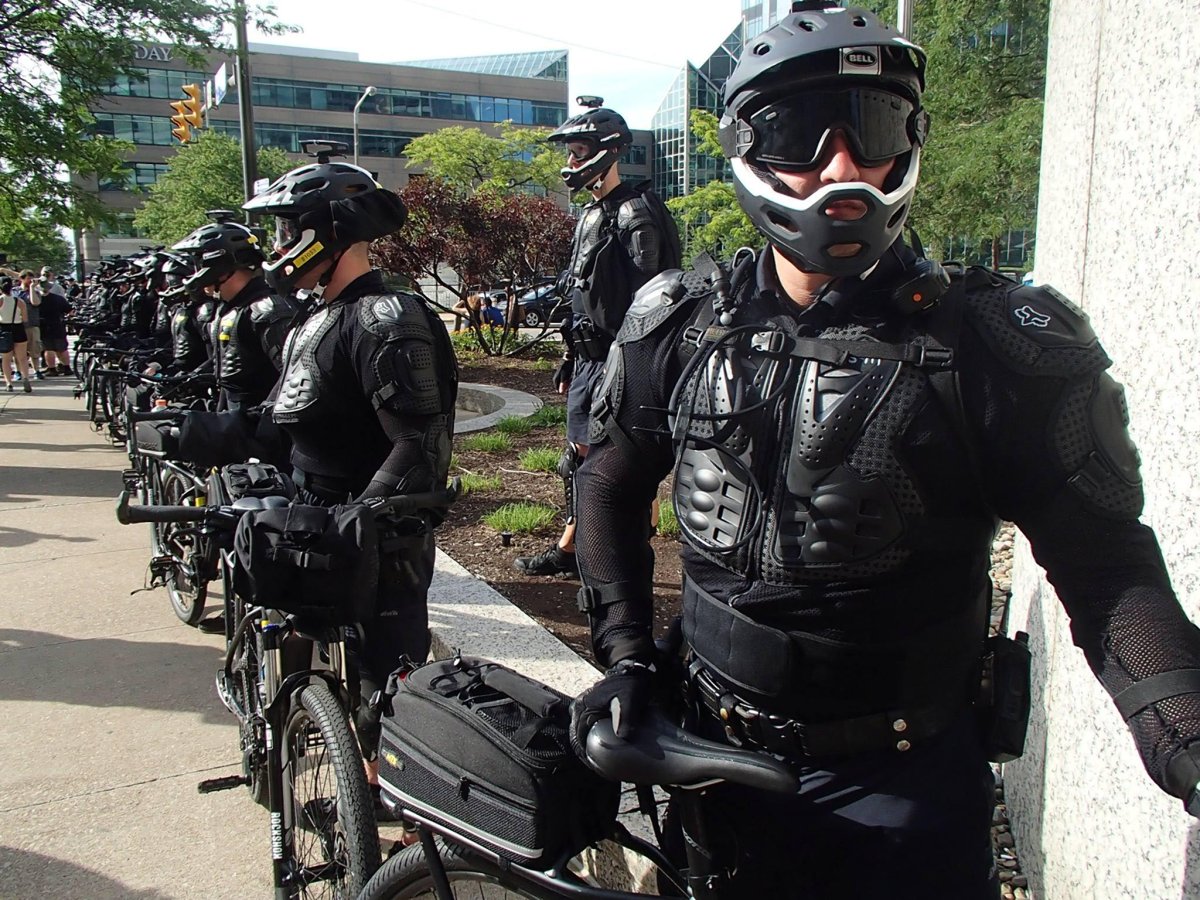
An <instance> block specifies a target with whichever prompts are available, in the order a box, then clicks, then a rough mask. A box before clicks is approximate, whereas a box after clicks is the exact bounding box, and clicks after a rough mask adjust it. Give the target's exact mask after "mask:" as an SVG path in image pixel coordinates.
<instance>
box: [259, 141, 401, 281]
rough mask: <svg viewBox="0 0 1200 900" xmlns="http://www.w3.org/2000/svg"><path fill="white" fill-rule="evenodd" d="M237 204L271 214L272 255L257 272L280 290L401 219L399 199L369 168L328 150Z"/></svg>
mask: <svg viewBox="0 0 1200 900" xmlns="http://www.w3.org/2000/svg"><path fill="white" fill-rule="evenodd" d="M242 208H243V209H247V210H251V211H253V212H261V213H266V214H268V215H273V216H275V248H276V252H277V253H278V258H277V259H275V260H274V261H272V262H271V263H269V264H268V265H266V266H265V267H264V269H263V271H264V273H265V274H266V276H267V280H268V281H270V282H271V284H272V286H273V287H274V288H275V290H277V291H279V292H280V293H288V292H290V291H291V290H292V288H293V286H294V285H295V283H296V281H297V279H298V278H300V277H301V276H302V275H304V274H305V273H306V272H310V271H312V267H313V266H314V265H316V264H317V263H319V262H321V261H322V260H326V259H335V260H336V259H337V257H339V256H340V254H341V251H343V250H345V249H346V248H347V247H349V246H350V245H352V244H357V243H359V242H361V241H373V240H375V239H376V238H380V237H383V236H385V235H388V234H391V233H392V232H394V231H396V230H398V229H399V228H400V227H401V226H402V225H403V224H404V219H405V210H404V204H403V203H402V202H401V200H400V198H399V197H397V196H396V195H395V194H394V193H393V192H392V191H388V190H384V189H383V188H381V187H380V186H379V184H378V183H377V182H376V181H375V179H374V178H373V177H372V175H371V173H370V172H368V171H367V170H366V169H360V168H359V167H358V166H352V165H350V164H349V163H344V162H330V161H329V160H328V154H323V155H321V156H319V157H318V162H316V163H311V164H309V165H306V166H301V167H300V168H298V169H293V170H292V171H290V172H288V173H287V174H286V175H283V176H281V177H280V178H279V179H278V180H277V181H276V182H275V183H274V184H272V185H271V186H270V187H268V188H267V189H266V190H265V191H263V192H262V193H261V194H259V195H258V196H256V197H254V198H253V199H252V200H250V201H249V202H247V203H246V204H245V205H244V206H243V207H242ZM331 271H332V270H331Z"/></svg>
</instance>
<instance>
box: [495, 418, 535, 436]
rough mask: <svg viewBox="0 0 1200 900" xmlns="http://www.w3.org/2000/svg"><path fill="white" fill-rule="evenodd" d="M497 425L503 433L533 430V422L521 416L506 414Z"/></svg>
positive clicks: (498, 429)
mask: <svg viewBox="0 0 1200 900" xmlns="http://www.w3.org/2000/svg"><path fill="white" fill-rule="evenodd" d="M495 427H496V430H497V431H499V432H500V433H501V434H529V432H531V431H533V423H531V422H529V421H528V420H527V419H524V418H522V417H521V416H505V417H504V418H502V419H501V420H500V421H499V422H497V423H496V426H495Z"/></svg>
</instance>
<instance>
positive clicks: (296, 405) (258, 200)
mask: <svg viewBox="0 0 1200 900" xmlns="http://www.w3.org/2000/svg"><path fill="white" fill-rule="evenodd" d="M338 152H339V148H337V147H335V146H330V145H321V146H320V147H319V148H318V149H317V162H315V163H313V164H310V165H305V166H301V167H300V168H297V169H294V170H292V171H291V172H288V173H287V174H285V175H283V176H282V177H281V178H279V179H278V180H277V181H276V182H274V183H273V184H272V185H270V187H268V188H267V189H266V190H265V191H263V192H262V193H261V194H259V195H258V196H256V197H255V198H254V199H252V200H250V201H249V202H248V203H247V204H246V205H245V208H246V209H248V210H251V211H253V212H256V213H262V214H265V215H269V216H274V217H275V224H276V233H275V250H276V258H275V259H274V260H273V261H272V262H270V263H268V264H266V265H265V266H264V271H265V274H266V277H267V279H268V281H269V282H270V283H271V284H272V286H273V287H274V288H275V290H277V291H279V292H280V293H281V294H284V293H291V292H293V291H296V290H303V291H308V292H310V293H309V305H308V314H307V317H306V318H304V320H303V321H302V322H301V323H300V324H298V325H297V326H296V327H295V328H293V329H292V331H291V333H290V334H289V335H288V338H287V344H286V346H285V348H284V356H283V374H282V377H281V378H280V380H279V385H278V389H277V390H276V392H275V393H274V394H273V396H272V398H271V401H270V407H269V409H270V415H271V417H272V418H273V420H274V422H275V424H276V425H278V426H279V427H280V428H282V429H283V431H285V432H286V434H287V436H288V438H289V439H290V442H291V463H292V478H293V480H294V481H295V483H296V486H297V488H298V497H299V499H300V500H301V501H302V502H304V503H307V504H312V505H317V506H333V505H335V504H342V503H348V502H360V501H364V500H368V499H371V498H376V497H389V496H394V495H398V494H412V493H423V492H427V491H433V490H436V489H439V488H442V487H444V486H445V484H446V476H447V473H448V471H449V466H450V448H451V440H452V437H453V433H454V408H455V401H456V398H457V392H458V368H457V363H456V361H455V358H454V351H453V348H452V346H451V344H450V337H449V335H448V334H447V332H446V328H445V326H444V325H443V324H442V322H441V320H440V319H439V318H438V317H437V316H436V315H434V313H433V312H432V310H430V309H429V307H428V305H427V304H426V302H425V301H424V300H423V299H422V298H421V297H418V296H416V295H415V294H408V293H398V292H396V291H393V290H390V289H389V288H388V287H387V286H386V285H385V284H384V281H383V277H382V275H381V274H380V273H379V272H378V271H377V270H375V269H373V268H372V267H371V263H370V259H369V257H368V247H369V244H370V242H371V241H372V240H375V239H376V238H379V237H383V236H385V235H388V234H391V233H393V232H394V231H396V230H398V229H399V228H400V227H401V226H402V225H403V224H404V220H405V216H406V212H405V209H404V204H403V203H402V202H401V200H400V198H399V197H398V196H397V195H396V194H395V193H393V192H392V191H389V190H386V189H384V188H382V187H380V186H379V185H378V184H377V183H376V182H375V179H374V178H373V177H372V175H371V174H370V173H369V172H367V171H366V170H364V169H360V168H359V167H357V166H353V165H349V164H347V163H344V162H337V161H330V158H329V157H330V156H332V155H335V154H337V153H338ZM434 524H436V523H433V522H429V521H426V523H425V525H426V527H424V528H423V529H421V531H420V533H416V534H409V535H405V536H401V537H400V538H399V539H398V540H397V541H396V544H397V546H395V547H391V548H385V547H383V546H381V551H380V555H381V563H380V574H379V584H378V592H377V596H376V604H375V612H374V614H373V615H372V616H371V617H370V618H369V619H368V620H367V621H364V622H362V623H361V624H362V641H361V643H360V644H359V645H358V646H356V647H352V648H351V650H352V654H353V657H354V660H355V662H356V668H357V670H358V674H359V680H360V691H359V693H360V698H361V701H360V702H359V704H358V709H357V713H356V723H357V730H358V735H359V740H360V742H361V744H362V749H363V753H364V756H365V758H366V759H367V760H368V778H369V780H370V781H371V782H372V783H373V784H374V783H376V782H377V762H376V754H377V748H378V743H379V718H378V713H377V712H376V711H373V710H372V709H371V708H370V706H369V704H368V702H367V701H368V700H369V699H370V697H371V696H372V695H373V694H374V693H375V692H376V691H377V690H379V689H381V688H382V687H383V686H384V685H385V683H386V680H387V676H388V675H389V674H390V673H391V672H392V671H393V670H395V669H396V668H397V666H398V665H399V663H400V660H401V657H402V656H406V655H407V656H408V657H409V658H411V659H413V660H416V661H419V662H423V661H424V660H425V658H426V656H428V653H429V646H430V635H429V626H428V610H427V606H426V599H427V596H428V591H429V585H430V582H431V581H432V578H433V560H434V541H433V528H432V526H433V525H434Z"/></svg>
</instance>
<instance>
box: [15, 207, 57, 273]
mask: <svg viewBox="0 0 1200 900" xmlns="http://www.w3.org/2000/svg"><path fill="white" fill-rule="evenodd" d="M0 252H2V253H4V254H5V255H6V256H7V257H8V262H7V263H5V265H7V266H8V268H10V269H33V270H35V271H36V270H37V269H39V268H41V267H42V266H49V267H50V268H52V269H53V270H54V271H56V272H65V271H67V270H68V269H69V268H70V264H71V246H70V244H68V243H67V242H66V240H65V239H64V238H63V236H62V232H60V231H59V230H58V228H56V227H55V226H54V225H53V224H52V223H51V222H50V219H49V218H48V217H47V216H46V214H45V212H43V211H42V210H40V209H29V210H25V211H24V212H23V213H22V214H21V215H19V216H7V215H5V216H0Z"/></svg>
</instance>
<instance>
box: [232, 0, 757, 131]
mask: <svg viewBox="0 0 1200 900" xmlns="http://www.w3.org/2000/svg"><path fill="white" fill-rule="evenodd" d="M274 5H275V10H276V13H277V14H278V18H279V20H280V21H281V22H286V23H288V24H291V25H298V26H300V28H302V29H303V31H301V32H300V33H298V34H292V35H264V34H258V33H254V32H253V31H251V34H250V41H251V42H253V43H270V44H288V45H290V46H294V47H314V48H318V49H322V50H344V51H350V52H355V53H357V54H358V56H359V59H361V60H363V61H364V62H403V61H407V60H415V59H441V58H444V57H448V56H484V55H490V54H494V53H518V52H523V51H529V50H560V49H566V50H569V51H570V78H571V81H570V84H569V86H568V97H569V100H568V104H569V106H568V109H569V112H570V114H571V115H574V114H575V113H577V112H579V111H580V108H579V107H577V106H575V97H577V96H579V95H580V94H594V95H599V96H601V97H603V98H604V103H605V105H606V106H608V107H611V108H612V109H615V110H616V111H617V112H619V113H621V114H622V115H623V116H624V117H625V119H626V121H627V122H628V123H629V125H630V127H632V128H649V127H650V120H651V118H652V117H653V115H654V112H655V110H657V109H658V105H659V104H660V103H661V102H662V100H663V98H664V96H665V95H666V92H667V88H669V87H670V85H671V82H672V81H674V79H675V76H676V75H677V74H678V73H679V70H680V68H682V66H683V64H684V63H685V62H686V61H688V60H690V61H692V62H695V63H699V62H703V61H704V60H705V59H707V58H708V56H709V54H711V53H712V52H713V50H715V49H716V48H717V47H718V46H719V45H720V43H721V41H723V40H724V39H725V38H726V36H728V34H729V32H730V31H732V30H733V29H734V27H735V26H736V25H737V24H738V22H739V21H740V17H741V4H740V3H739V0H692V2H687V3H682V2H678V0H674V2H664V0H602V2H600V3H589V2H587V0H336V2H334V3H330V2H329V0H274Z"/></svg>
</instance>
